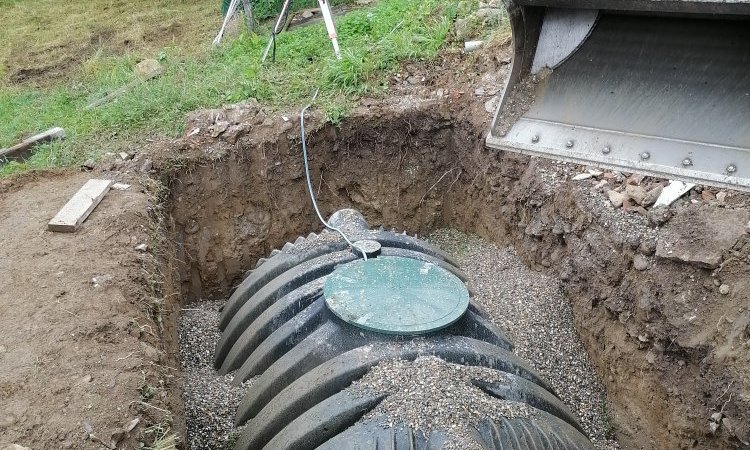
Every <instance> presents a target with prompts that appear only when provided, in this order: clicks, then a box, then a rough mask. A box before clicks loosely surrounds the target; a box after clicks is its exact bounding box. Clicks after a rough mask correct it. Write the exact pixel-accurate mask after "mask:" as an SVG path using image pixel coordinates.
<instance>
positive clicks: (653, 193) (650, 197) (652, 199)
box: [641, 186, 664, 206]
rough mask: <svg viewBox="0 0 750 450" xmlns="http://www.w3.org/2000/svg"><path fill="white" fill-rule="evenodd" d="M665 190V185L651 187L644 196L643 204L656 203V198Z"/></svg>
mask: <svg viewBox="0 0 750 450" xmlns="http://www.w3.org/2000/svg"><path fill="white" fill-rule="evenodd" d="M663 190H664V186H656V187H655V188H652V189H650V190H649V191H648V192H647V193H646V196H645V197H644V198H643V203H641V205H643V206H651V205H653V204H654V203H656V200H657V199H658V198H659V196H660V195H661V192H662V191H663Z"/></svg>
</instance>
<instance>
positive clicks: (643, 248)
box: [638, 241, 656, 256]
mask: <svg viewBox="0 0 750 450" xmlns="http://www.w3.org/2000/svg"><path fill="white" fill-rule="evenodd" d="M638 250H640V252H641V253H643V254H644V255H648V256H651V255H653V254H654V252H655V251H656V242H653V241H643V242H641V245H640V246H639V247H638Z"/></svg>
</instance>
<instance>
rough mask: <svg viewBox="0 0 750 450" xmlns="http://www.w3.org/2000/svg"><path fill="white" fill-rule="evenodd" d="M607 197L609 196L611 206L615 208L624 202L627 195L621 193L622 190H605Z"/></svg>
mask: <svg viewBox="0 0 750 450" xmlns="http://www.w3.org/2000/svg"><path fill="white" fill-rule="evenodd" d="M607 197H608V198H609V201H610V202H611V203H612V206H614V207H615V208H619V207H621V206H622V204H623V203H624V202H625V200H627V199H628V196H627V195H625V194H623V193H622V192H617V191H611V190H610V191H607Z"/></svg>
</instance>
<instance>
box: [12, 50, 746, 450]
mask: <svg viewBox="0 0 750 450" xmlns="http://www.w3.org/2000/svg"><path fill="white" fill-rule="evenodd" d="M508 61H509V58H508V51H507V47H491V48H489V49H485V50H483V51H482V52H479V53H475V54H472V55H470V56H467V57H464V56H461V55H455V54H447V55H445V56H444V58H443V59H442V60H439V61H438V62H436V63H434V64H430V65H428V66H423V65H411V66H406V67H404V69H403V71H402V76H401V77H399V78H397V79H394V80H393V86H392V87H391V94H392V95H391V96H390V97H388V98H386V99H363V101H362V105H361V106H360V107H358V108H357V109H355V110H354V111H353V112H352V114H351V116H350V117H349V118H348V119H347V120H346V121H344V122H343V123H342V124H341V126H340V127H334V126H331V125H329V124H323V121H322V115H321V114H320V113H319V112H315V113H313V115H312V116H311V117H310V119H309V124H308V129H309V130H311V131H310V135H309V143H310V147H311V151H312V157H311V164H312V168H313V177H314V178H313V179H314V184H315V188H316V190H317V192H318V194H319V197H320V202H321V206H322V209H323V210H324V213H327V214H330V213H331V212H333V211H334V210H336V209H339V208H343V207H353V208H357V209H359V210H360V211H362V212H363V213H364V214H365V215H366V216H367V218H368V220H369V221H370V223H371V224H372V225H375V226H377V225H384V226H386V227H394V228H398V229H407V230H409V231H411V232H417V233H420V234H426V233H428V232H430V231H432V230H434V229H436V228H439V227H446V226H448V227H453V228H457V229H460V230H463V231H465V232H470V233H476V234H479V235H480V236H482V237H483V238H485V239H487V240H489V241H492V242H495V243H498V244H500V245H503V246H513V247H514V248H515V251H516V253H517V254H518V255H519V257H520V258H521V259H522V260H523V261H524V262H525V263H526V264H528V265H529V266H530V267H531V268H533V269H535V270H539V271H541V272H543V273H545V274H547V275H549V276H552V277H557V278H559V279H560V280H561V281H562V286H563V289H564V292H565V294H566V295H567V297H568V299H569V300H570V303H571V306H572V309H573V320H574V323H575V326H576V328H577V330H578V333H579V335H580V337H581V340H582V341H583V344H584V346H585V348H586V350H587V351H588V352H589V355H590V357H591V359H592V361H593V362H594V364H595V366H596V367H595V368H596V370H597V372H598V374H599V376H600V378H601V381H602V382H603V383H604V385H605V388H606V390H607V395H608V399H609V403H610V404H611V406H612V409H611V410H610V418H611V427H612V430H613V432H614V433H615V434H616V436H617V438H618V440H619V442H620V444H621V445H622V447H623V448H627V449H641V448H642V449H664V448H700V449H725V448H727V449H732V448H743V446H746V445H747V444H743V442H747V441H748V440H750V412H749V411H750V395H749V394H748V382H749V381H750V380H748V377H749V376H748V373H750V351H748V350H750V328H749V327H748V324H749V323H750V311H749V310H748V308H750V305H749V304H748V303H750V302H749V301H748V294H747V293H748V292H750V277H749V276H748V274H749V272H750V265H749V263H750V259H748V258H750V235H749V234H748V233H747V230H746V225H745V224H746V223H747V220H748V210H749V208H748V205H747V197H746V196H743V195H740V194H735V193H731V192H730V193H728V194H726V193H725V194H724V195H722V196H721V197H722V198H723V199H724V200H723V201H722V202H717V201H716V200H715V198H716V197H717V196H716V195H715V193H716V192H714V191H710V190H709V192H711V193H712V194H714V195H713V198H714V199H713V200H712V198H711V196H710V195H706V196H704V195H703V194H702V193H698V192H697V191H694V192H693V193H691V194H690V197H686V198H685V199H683V200H680V201H679V202H677V203H676V204H675V205H674V206H673V207H672V208H671V209H670V210H669V211H667V212H665V213H663V214H661V215H660V216H659V217H657V215H656V214H655V213H654V212H652V211H651V212H650V211H645V215H641V213H639V212H638V211H636V210H631V212H627V211H624V210H623V209H621V208H617V209H616V208H614V207H613V206H612V205H611V203H609V201H608V199H607V197H606V195H605V193H604V192H601V191H599V190H596V189H595V188H594V183H595V182H597V183H598V180H595V181H592V180H585V181H583V182H573V181H571V180H570V178H571V177H572V176H573V175H576V174H578V173H581V172H582V171H583V168H580V167H577V166H573V165H563V164H556V163H553V162H549V161H543V160H539V159H535V158H529V157H526V156H521V155H515V154H509V153H496V152H493V151H489V150H486V149H485V148H484V146H483V138H484V135H485V133H486V130H487V127H488V121H489V119H490V116H491V114H490V113H488V112H487V111H488V110H491V109H492V108H491V106H492V104H493V102H496V99H495V98H494V96H495V95H496V93H497V92H498V91H499V89H500V86H501V84H502V79H503V76H504V75H505V73H506V71H507V64H508ZM407 75H408V76H412V77H413V76H416V77H418V78H419V79H421V78H424V80H425V81H424V83H423V84H419V85H413V84H411V83H408V82H402V81H401V80H403V79H406V78H407ZM285 117H286V118H287V119H288V120H285ZM298 119H299V117H298V115H297V114H295V113H294V112H293V111H286V112H283V113H282V112H274V111H271V110H268V109H265V108H262V107H261V106H260V105H257V104H254V103H253V102H247V103H246V104H244V105H241V106H236V107H231V108H226V109H221V110H213V111H205V112H200V113H196V114H193V115H192V116H191V117H190V118H189V124H188V128H187V132H188V133H190V132H191V131H193V130H197V131H194V132H193V134H192V135H191V136H190V137H187V138H185V139H180V140H178V141H177V142H174V143H169V144H164V143H160V144H157V145H153V146H152V147H150V148H144V149H142V150H141V151H140V152H139V154H138V155H137V156H136V158H135V160H133V161H130V162H122V161H114V160H109V161H104V162H102V164H101V166H100V168H99V169H97V171H96V172H95V173H94V174H81V173H76V172H64V173H60V174H36V175H29V176H25V177H22V178H19V179H15V180H12V181H9V182H3V184H2V185H0V186H2V187H0V193H2V201H0V219H1V220H2V222H1V225H0V226H1V227H2V228H0V229H1V230H2V231H1V232H0V236H2V237H0V239H2V241H3V242H2V243H3V245H2V246H0V251H1V252H3V253H2V259H0V264H3V270H2V273H3V274H6V273H7V274H10V276H9V277H7V279H6V283H7V286H9V288H6V289H3V292H2V293H0V296H1V297H0V299H1V302H0V304H2V308H3V315H2V316H1V317H0V321H2V327H3V329H4V330H11V331H10V332H3V334H2V336H0V339H2V340H1V341H0V350H2V353H0V360H1V361H2V365H0V387H1V389H0V398H1V399H2V404H3V405H4V410H3V411H2V416H0V418H2V422H0V443H5V442H6V441H7V442H12V443H17V444H21V445H25V446H28V447H30V448H34V449H46V448H50V449H51V448H60V447H62V446H66V447H67V448H102V447H101V444H100V443H98V442H96V441H92V440H91V439H90V438H89V437H88V436H87V435H88V434H89V427H88V425H87V424H90V425H91V427H90V428H92V429H93V433H94V434H95V435H96V436H97V437H101V436H104V437H103V438H102V439H105V440H106V439H107V438H109V437H111V435H112V434H113V433H115V432H116V431H118V430H119V429H121V428H122V427H124V426H126V425H127V424H128V422H129V421H131V420H132V419H134V418H140V419H141V423H140V424H139V425H138V426H137V427H136V429H135V430H134V431H133V432H132V433H130V434H131V436H129V437H127V438H125V440H123V441H122V443H121V444H120V448H132V446H137V442H138V441H139V440H140V441H142V440H145V439H147V438H148V437H149V436H148V435H147V434H146V433H145V432H144V431H145V429H146V427H149V426H152V425H154V424H163V425H165V426H167V425H168V426H171V427H172V428H173V429H174V430H177V431H178V433H180V434H182V428H181V427H182V425H181V420H182V415H181V412H180V396H181V391H180V380H179V377H180V375H179V373H177V372H176V371H175V370H174V368H176V367H179V366H178V363H177V362H176V361H175V358H176V355H177V354H178V352H177V345H176V342H175V339H176V331H175V328H174V327H175V323H176V319H177V314H178V313H179V307H180V305H182V306H183V307H189V306H187V305H189V304H190V303H192V302H196V301H202V300H211V299H219V298H223V297H225V296H226V294H227V293H228V292H229V291H230V290H231V288H232V287H233V286H234V285H235V284H236V283H237V282H238V280H240V279H241V277H242V274H243V273H244V271H245V270H247V269H249V268H251V267H253V266H254V263H255V260H256V259H257V258H259V257H262V256H265V255H266V254H267V253H268V252H269V251H270V250H271V249H273V248H277V247H279V246H281V245H282V244H283V243H284V242H286V241H288V240H293V239H294V238H295V237H297V236H299V235H304V234H307V233H308V232H309V231H311V230H317V229H318V228H319V227H318V224H317V222H316V219H315V216H314V214H313V211H312V209H311V207H310V205H309V204H308V201H307V198H306V196H305V191H304V185H303V183H302V175H303V174H302V164H301V160H300V154H299V137H298V136H299V134H298V133H299V128H298V123H297V121H298ZM146 159H148V160H149V162H150V164H149V165H150V166H151V167H152V169H151V171H148V170H146V172H148V173H145V174H139V172H140V170H141V169H142V168H144V167H146V169H148V167H147V165H144V161H145V160H146ZM136 174H138V175H136ZM91 176H96V177H113V178H121V177H122V178H125V179H127V180H131V181H137V180H138V179H140V177H141V176H143V177H144V178H143V184H144V185H145V187H139V185H138V184H136V183H135V182H133V185H134V186H133V187H132V188H131V189H132V190H131V191H129V192H128V191H126V192H124V193H121V192H113V193H111V194H110V195H108V196H107V198H105V201H104V202H103V203H102V205H101V206H100V207H99V208H98V209H97V210H96V211H95V213H94V214H93V215H92V216H91V218H90V219H89V220H88V221H87V223H86V224H85V225H84V227H83V228H82V229H81V230H80V231H79V232H78V233H76V234H72V235H57V234H52V233H49V232H46V231H45V228H44V225H45V223H46V221H47V220H49V218H51V217H52V216H53V215H54V213H55V212H56V210H57V209H58V208H59V207H60V206H62V204H63V203H64V202H65V200H66V199H67V198H68V197H69V196H70V195H71V194H72V193H73V192H74V191H75V190H76V189H77V188H78V187H79V186H80V185H81V184H83V182H84V181H85V179H87V178H89V177H91ZM603 176H604V175H602V177H603ZM149 179H151V180H153V181H148V180H149ZM625 182H627V181H626V180H625V179H624V178H618V177H617V176H612V177H611V178H610V179H609V181H608V185H609V186H610V187H611V188H616V187H618V185H621V184H623V183H625ZM717 192H718V191H717ZM147 193H148V194H147ZM159 194H164V198H165V200H164V202H163V203H162V202H160V201H159ZM161 207H163V209H161ZM657 224H658V225H657ZM144 241H148V242H149V243H150V246H151V252H150V253H148V254H141V253H139V252H137V251H136V250H135V249H134V247H135V246H136V245H137V244H138V243H141V242H144ZM665 242H666V243H668V244H671V245H669V246H667V247H665V246H664V245H663V244H664V243H665ZM659 243H662V245H661V247H660V246H659V245H658V244H659ZM686 243H688V244H693V245H692V246H689V248H688V249H687V250H686V249H684V248H683V247H684V244H686ZM681 246H682V247H681ZM696 248H697V249H699V250H701V251H700V252H698V253H699V254H698V255H695V254H693V253H690V250H691V249H696ZM670 252H671V253H670ZM717 255H718V256H717ZM717 257H718V263H717V264H716V265H715V264H714V262H716V258H717ZM154 259H155V260H156V261H158V263H159V265H158V266H156V265H154V264H152V263H151V262H150V261H153V260H154ZM706 261H709V262H708V263H707V262H706ZM707 267H709V268H707ZM61 272H62V275H59V276H58V274H60V273H61ZM103 275H110V276H111V277H112V278H111V279H107V280H108V281H107V282H105V283H104V284H103V285H100V287H95V286H94V283H92V279H93V278H94V277H97V276H103ZM7 280H10V281H7ZM162 283H163V285H162ZM97 284H98V283H97ZM63 292H64V294H62V293H63ZM58 294H60V296H59V297H58V296H57V295H58ZM154 299H156V300H158V301H157V302H156V303H154ZM155 304H156V305H159V308H158V309H159V312H160V313H159V314H154V305H155ZM66 310H67V311H66ZM162 349H163V350H164V352H163V353H161V352H159V350H162ZM144 380H145V381H144ZM144 394H145V395H144ZM141 401H143V402H145V403H147V404H148V405H150V406H144V405H143V404H142V403H140V402H141ZM118 408H119V410H118ZM157 408H158V409H157ZM162 410H171V411H174V417H173V420H172V421H168V420H166V418H165V417H164V414H163V412H162ZM6 411H7V412H8V413H6ZM149 431H151V432H152V433H151V434H152V435H153V433H154V432H155V428H154V427H151V428H150V429H149Z"/></svg>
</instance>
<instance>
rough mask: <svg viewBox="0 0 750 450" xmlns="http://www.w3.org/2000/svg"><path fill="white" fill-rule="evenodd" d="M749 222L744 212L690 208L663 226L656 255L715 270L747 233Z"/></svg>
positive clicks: (747, 213) (699, 207) (696, 206)
mask: <svg viewBox="0 0 750 450" xmlns="http://www.w3.org/2000/svg"><path fill="white" fill-rule="evenodd" d="M748 219H750V213H749V212H748V211H744V210H739V209H737V210H735V209H726V208H715V207H711V206H705V205H704V206H701V205H691V206H689V207H687V208H685V209H683V210H682V211H680V212H679V213H678V214H677V215H676V216H675V217H674V218H672V220H670V221H669V223H668V224H667V225H666V226H665V227H664V229H663V233H662V235H661V236H660V237H661V239H660V240H659V243H658V245H657V248H656V256H658V257H659V258H664V259H670V260H676V261H682V262H685V263H688V264H693V265H695V266H698V267H703V268H707V269H716V268H717V267H719V264H720V263H721V261H722V258H723V254H724V252H727V251H729V250H730V249H731V248H732V247H733V246H734V244H735V243H737V241H738V240H739V239H740V238H741V237H742V236H743V235H744V234H745V223H747V220H748Z"/></svg>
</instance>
